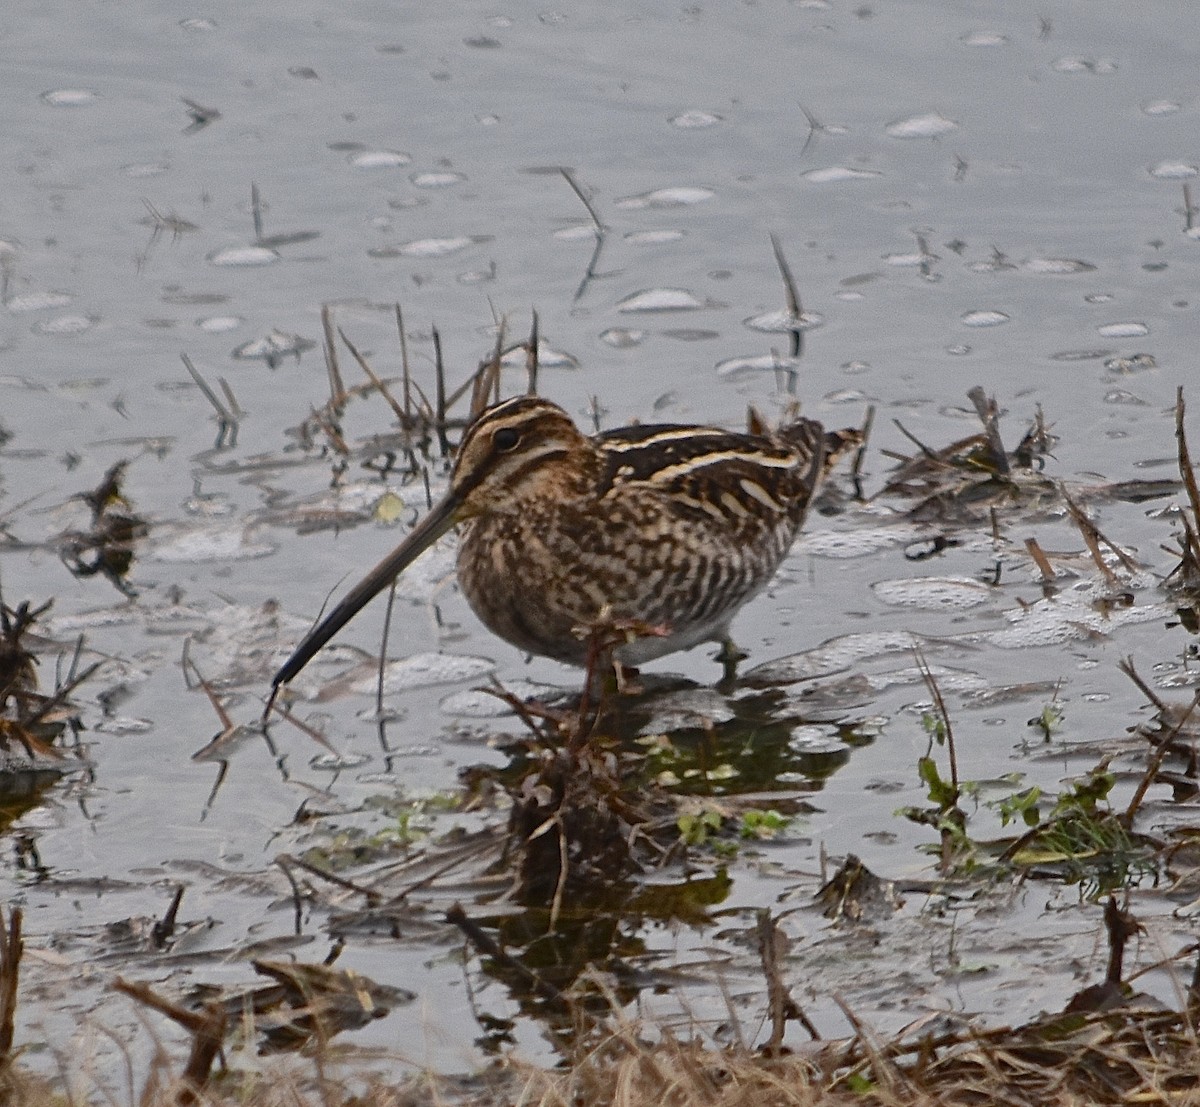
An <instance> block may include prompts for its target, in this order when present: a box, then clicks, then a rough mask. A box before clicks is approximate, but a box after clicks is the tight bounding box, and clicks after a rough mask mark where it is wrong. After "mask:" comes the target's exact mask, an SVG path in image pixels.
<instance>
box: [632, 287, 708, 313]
mask: <svg viewBox="0 0 1200 1107" xmlns="http://www.w3.org/2000/svg"><path fill="white" fill-rule="evenodd" d="M703 306H704V301H703V300H701V299H700V298H699V297H698V296H697V295H696V294H695V293H694V292H689V291H688V290H687V289H686V288H646V289H643V290H642V291H641V292H634V293H632V294H631V295H629V296H626V297H625V299H623V300H621V301H620V302H619V303H618V304H617V311H621V312H639V311H695V310H696V309H697V308H702V307H703Z"/></svg>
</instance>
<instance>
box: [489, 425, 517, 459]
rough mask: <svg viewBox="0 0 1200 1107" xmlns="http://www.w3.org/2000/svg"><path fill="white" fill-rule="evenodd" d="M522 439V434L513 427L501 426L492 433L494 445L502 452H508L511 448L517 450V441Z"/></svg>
mask: <svg viewBox="0 0 1200 1107" xmlns="http://www.w3.org/2000/svg"><path fill="white" fill-rule="evenodd" d="M520 441H521V435H520V433H519V432H518V431H515V430H513V428H512V427H501V428H500V429H499V430H498V431H496V433H495V434H493V435H492V445H493V446H495V447H496V449H497V450H500V451H501V452H502V453H507V452H508V451H509V450H515V449H516V447H517V443H518V442H520Z"/></svg>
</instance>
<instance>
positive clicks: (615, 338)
mask: <svg viewBox="0 0 1200 1107" xmlns="http://www.w3.org/2000/svg"><path fill="white" fill-rule="evenodd" d="M645 338H646V332H645V331H638V330H629V329H627V328H625V327H609V328H608V330H606V331H601V332H600V341H601V342H603V343H605V344H606V345H608V346H611V347H612V348H613V349H614V350H630V349H632V348H633V347H634V346H640V345H641V344H642V343H643V342H644V341H645Z"/></svg>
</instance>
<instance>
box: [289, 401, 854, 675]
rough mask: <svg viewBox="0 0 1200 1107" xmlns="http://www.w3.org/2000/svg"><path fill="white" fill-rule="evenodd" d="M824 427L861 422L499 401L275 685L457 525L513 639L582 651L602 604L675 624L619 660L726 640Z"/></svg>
mask: <svg viewBox="0 0 1200 1107" xmlns="http://www.w3.org/2000/svg"><path fill="white" fill-rule="evenodd" d="M827 438H828V439H829V442H830V444H831V446H830V450H829V453H830V455H831V454H832V453H833V452H835V450H836V448H841V447H844V446H845V445H846V444H847V442H848V441H853V439H854V436H853V433H852V432H851V434H850V435H847V433H846V432H835V433H834V434H831V435H829V436H827V435H826V434H825V432H824V430H823V428H822V427H821V425H820V424H819V423H816V422H813V421H812V420H811V419H797V420H796V421H794V422H792V423H790V424H788V425H786V426H783V427H781V428H779V429H778V430H776V431H771V432H768V433H765V434H734V433H731V432H729V431H724V430H719V429H717V428H714V427H702V426H678V425H660V426H631V427H622V428H621V429H619V430H612V431H606V432H604V433H602V434H597V435H595V436H591V437H589V436H588V435H585V434H583V433H582V432H581V431H580V430H579V428H578V427H576V426H575V424H574V422H573V421H572V420H571V418H570V416H569V415H567V413H566V412H565V411H563V409H562V408H560V407H558V406H557V405H556V404H552V403H550V402H549V401H548V400H543V399H540V398H538V397H520V398H518V399H513V400H507V401H505V402H503V403H500V404H497V405H496V406H495V407H492V408H489V409H487V410H486V411H484V412H483V413H482V414H481V415H480V416H479V417H478V418H477V419H476V420H475V421H474V422H473V423H472V424H471V425H470V426H469V427H468V428H467V430H466V432H465V433H464V435H463V439H462V443H461V444H460V446H459V450H458V456H457V459H456V461H455V464H454V469H453V472H452V473H451V476H450V489H449V491H448V492H447V493H446V495H445V497H444V498H443V499H442V500H441V502H440V503H438V504H437V505H436V506H435V507H434V508H433V509H432V510H431V511H430V512H429V513H428V514H427V515H426V516H425V517H424V518H423V519H422V520H421V521H420V522H419V523H418V524H417V525H416V527H414V529H413V530H412V532H411V533H410V534H409V535H408V537H407V538H406V539H405V540H404V541H403V542H402V543H401V544H400V545H399V546H397V547H396V549H395V550H393V551H392V553H390V554H388V556H387V557H385V558H384V559H383V560H382V561H381V562H380V563H379V564H378V565H377V566H376V567H375V568H374V569H372V570H371V572H370V573H368V574H367V575H366V576H365V577H364V578H363V579H362V580H361V581H360V582H359V583H358V584H357V585H355V586H354V588H352V589H351V590H350V592H349V593H347V595H346V596H345V597H344V598H343V599H342V600H341V602H340V603H338V604H337V606H336V607H334V609H333V610H332V611H330V612H329V614H328V615H326V616H325V618H324V619H323V620H322V621H321V622H320V623H319V624H318V625H317V626H316V627H314V628H313V630H312V631H310V632H309V634H308V635H307V636H306V637H305V638H304V640H303V641H302V642H301V643H300V645H299V646H297V648H296V651H295V652H294V653H293V654H292V656H291V657H290V658H288V660H287V662H286V664H284V666H283V667H282V668H281V669H280V670H279V672H278V673H277V674H276V675H275V678H274V680H273V681H272V686H273V692H272V694H274V691H277V690H278V689H279V686H280V685H282V684H286V683H287V682H288V681H290V680H291V679H292V678H293V677H295V676H296V674H297V673H299V672H300V670H301V669H303V668H304V666H305V665H307V664H308V662H309V661H310V660H311V659H312V658H313V656H314V655H315V654H316V653H317V651H318V650H320V649H321V647H322V646H324V645H325V643H326V642H328V641H329V640H330V639H331V638H332V637H333V636H334V635H335V634H336V633H337V632H338V631H339V630H340V629H341V628H342V627H343V626H345V624H346V623H347V622H349V621H350V619H352V618H353V617H354V615H355V614H356V613H357V612H358V611H359V610H360V609H361V608H362V607H363V606H364V605H365V604H366V603H367V602H368V601H369V600H370V599H371V598H372V597H373V596H375V595H376V594H377V593H379V592H381V591H382V590H383V589H384V588H386V587H387V586H388V585H389V584H390V583H391V582H392V581H393V580H394V579H395V578H396V577H397V576H398V575H399V574H400V573H401V572H403V571H404V569H405V568H406V567H407V566H408V565H409V564H411V563H412V562H413V561H414V560H415V559H416V558H417V556H418V555H419V554H421V553H422V552H423V551H424V550H425V549H427V548H428V547H429V546H431V545H432V544H433V543H434V542H436V541H437V539H438V538H439V537H441V536H442V535H443V534H445V533H446V531H448V530H450V528H452V527H454V526H458V527H459V529H460V532H461V536H460V543H459V548H458V582H459V585H460V586H461V588H462V590H463V592H464V594H465V595H466V597H467V600H468V602H469V603H470V605H471V607H472V608H473V609H474V611H475V613H476V614H477V615H478V616H479V618H480V619H481V620H483V622H484V623H485V624H486V625H487V626H488V627H489V628H490V629H491V630H492V631H494V632H495V633H496V634H498V635H499V636H500V637H501V638H504V639H505V640H506V641H508V642H511V643H512V644H513V645H514V646H516V647H517V648H518V649H521V650H524V651H526V652H528V653H532V654H540V655H542V656H544V657H552V658H555V659H557V660H559V661H564V662H567V663H569V664H573V665H583V664H584V663H585V660H586V655H587V649H588V644H587V642H586V641H585V637H586V636H581V634H580V628H581V627H588V626H592V625H595V624H596V623H597V622H598V621H599V620H602V619H606V618H607V619H615V620H631V621H632V620H637V621H639V622H640V623H643V624H652V625H659V626H661V627H663V628H665V633H664V635H663V636H661V637H641V638H636V639H634V640H632V641H629V642H627V643H625V644H623V645H620V646H619V647H618V648H617V649H616V650H615V651H614V652H615V660H617V661H618V662H620V663H621V664H622V665H639V664H641V663H642V662H644V661H649V660H651V659H652V658H656V657H661V656H662V655H663V654H668V653H671V652H673V651H675V650H683V649H688V648H689V647H691V646H695V645H697V644H698V643H700V642H707V641H720V642H723V643H726V644H728V633H729V624H730V622H731V621H732V619H733V617H734V615H736V614H737V612H738V610H739V609H740V608H741V607H742V606H743V605H744V604H745V603H746V601H747V600H749V599H750V598H751V597H752V596H754V595H755V593H757V592H759V591H760V590H761V589H762V588H764V587H765V586H766V584H767V582H768V581H769V580H770V579H771V577H772V576H773V575H774V573H775V570H776V569H777V568H778V567H779V564H780V562H781V561H782V560H783V558H784V556H785V555H786V554H787V552H788V549H789V547H790V546H791V544H792V540H793V539H794V538H795V537H796V532H797V531H798V530H799V529H800V525H801V523H802V522H803V521H804V515H805V512H806V511H807V509H808V504H809V501H810V500H811V499H812V495H813V492H814V490H815V489H816V486H817V484H818V481H819V480H820V477H821V475H822V473H823V472H824V470H825V468H826V462H827V460H828V458H827V446H826V440H827Z"/></svg>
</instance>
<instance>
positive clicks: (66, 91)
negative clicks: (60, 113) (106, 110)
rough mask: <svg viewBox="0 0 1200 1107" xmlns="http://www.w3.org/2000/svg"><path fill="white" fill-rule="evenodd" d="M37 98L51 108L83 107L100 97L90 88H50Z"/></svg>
mask: <svg viewBox="0 0 1200 1107" xmlns="http://www.w3.org/2000/svg"><path fill="white" fill-rule="evenodd" d="M38 99H39V100H41V101H42V103H43V104H49V105H50V106H51V107H52V108H84V107H87V106H88V104H94V103H95V102H96V101H97V100H98V99H100V94H99V93H98V92H96V91H95V89H91V88H52V89H50V90H49V91H47V92H43V93H42V94H41V96H39V97H38Z"/></svg>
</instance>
